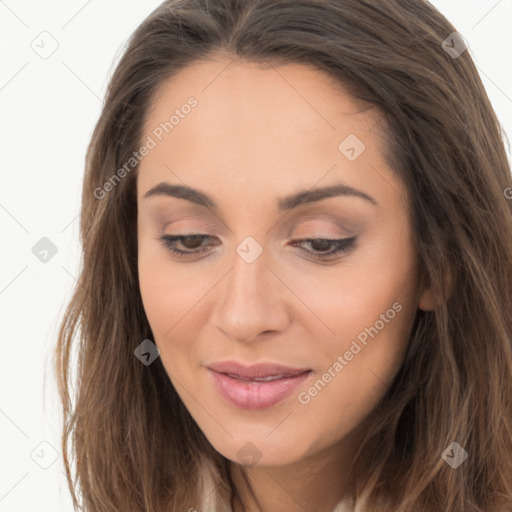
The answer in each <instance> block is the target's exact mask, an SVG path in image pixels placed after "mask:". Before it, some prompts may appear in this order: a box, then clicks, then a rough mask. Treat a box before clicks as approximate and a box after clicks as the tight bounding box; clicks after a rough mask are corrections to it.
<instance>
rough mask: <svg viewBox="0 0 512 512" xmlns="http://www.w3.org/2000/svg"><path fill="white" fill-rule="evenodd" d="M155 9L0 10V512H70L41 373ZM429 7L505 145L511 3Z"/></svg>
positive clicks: (53, 415)
mask: <svg viewBox="0 0 512 512" xmlns="http://www.w3.org/2000/svg"><path fill="white" fill-rule="evenodd" d="M159 3H160V0H149V1H148V0H146V1H144V2H142V1H139V2H135V1H134V0H129V1H127V0H102V1H99V0H89V1H86V0H67V1H63V0H62V1H55V0H52V1H45V2H41V1H40V0H37V1H36V0H32V1H22V0H0V48H1V55H0V108H1V110H0V119H1V127H0V129H1V134H0V140H1V141H2V143H3V144H2V147H3V149H2V152H1V165H0V168H1V173H2V174H1V176H2V181H3V185H2V187H1V188H0V222H1V224H0V229H1V233H0V236H1V242H2V252H1V254H2V258H3V263H2V265H1V266H0V311H1V315H2V316H1V320H0V326H1V355H0V364H1V367H0V384H1V387H0V434H1V435H0V512H19V511H23V512H28V511H34V510H37V511H39V512H46V511H51V512H58V511H71V510H72V507H71V500H70V498H69V496H68V492H67V487H66V483H65V478H64V474H63V466H62V463H61V461H60V413H59V408H58V405H57V394H56V386H55V382H54V379H53V375H52V371H51V365H50V362H51V353H52V349H53V347H54V344H55V340H56V336H57V326H58V323H59V320H60V319H61V317H62V314H63V311H64V307H65V305H66V303H67V301H68V300H69V298H70V294H71V291H72V288H73V286H74V284H75V276H76V275H77V266H78V261H79V259H78V258H79V245H78V212H79V210H80V191H81V181H82V173H83V163H84V156H85V150H86V146H87V144H88V142H89V138H90V136H91V134H92V130H93V127H94V124H95V122H96V120H97V118H98V116H99V113H100V108H101V104H102V98H103V95H104V92H105V89H106V85H107V81H108V78H109V77H110V74H111V72H112V70H113V67H114V64H115V63H116V62H117V60H118V59H119V57H120V51H121V50H122V47H123V45H124V43H125V41H126V39H127V38H128V36H129V35H130V34H131V33H132V31H133V30H134V29H135V28H136V27H137V26H138V25H139V24H140V22H141V21H142V20H143V19H144V18H145V17H146V16H147V15H148V14H149V13H150V12H151V11H152V10H153V9H154V8H155V7H157V5H158V4H159ZM431 3H432V4H434V5H435V6H436V7H437V8H438V9H439V10H440V11H441V12H442V13H443V14H444V15H445V16H446V17H447V18H448V19H449V20H450V21H451V22H452V23H453V24H454V25H455V27H456V28H457V30H458V32H459V33H461V34H462V35H463V36H464V38H465V39H466V40H467V41H468V43H469V51H470V53H471V54H472V57H473V59H474V60H475V63H476V65H477V66H478V69H479V72H480V75H481V77H482V80H483V83H484V85H485V87H486V90H487V93H488V95H489V98H490V99H491V102H492V104H493V106H494V108H495V110H496V112H497V114H498V117H499V118H500V121H501V123H502V125H503V127H504V129H505V131H506V133H507V135H508V138H511V136H512V57H511V55H512V35H511V34H512V31H511V29H510V22H511V21H512V1H511V0H500V1H496V0H449V1H448V0H443V1H441V0H433V1H432V2H431ZM43 31H46V32H48V33H49V34H51V36H52V37H53V38H54V39H55V40H56V41H57V43H58V49H57V50H56V51H55V53H54V54H53V55H51V56H50V57H49V58H47V59H42V58H41V57H40V56H39V55H38V54H36V53H35V51H34V50H33V49H32V47H31V44H34V43H32V41H34V40H35V39H36V38H37V37H38V36H39V34H40V33H41V32H43ZM447 36H448V34H447ZM45 37H48V36H45ZM36 41H37V40H36ZM48 44H51V43H50V41H48ZM55 44H56V43H55ZM47 47H48V46H47ZM468 128H469V129H470V127H468ZM506 147H507V150H508V151H509V155H510V150H509V149H508V146H507V145H506ZM42 237H48V238H49V239H50V240H51V241H52V242H53V243H54V244H55V245H56V247H57V250H58V252H57V253H56V255H55V256H54V257H53V258H51V259H50V260H49V261H48V262H47V263H43V262H41V261H40V260H39V259H37V258H36V257H35V256H34V254H33V253H32V247H33V246H34V245H35V244H36V243H37V242H38V241H39V240H40V239H41V238H42ZM41 442H44V444H43V445H40V443H41ZM47 443H49V444H47ZM52 447H53V448H52ZM54 450H55V451H54ZM54 455H55V456H56V457H57V459H56V461H55V462H53V463H52V461H53V456H54ZM50 464H51V465H50ZM40 465H43V466H45V465H49V467H48V468H47V469H43V468H41V467H40Z"/></svg>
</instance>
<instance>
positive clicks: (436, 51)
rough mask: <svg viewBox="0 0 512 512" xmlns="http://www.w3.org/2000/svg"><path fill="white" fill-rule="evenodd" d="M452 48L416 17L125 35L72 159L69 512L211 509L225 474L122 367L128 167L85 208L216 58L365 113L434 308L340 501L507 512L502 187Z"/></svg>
mask: <svg viewBox="0 0 512 512" xmlns="http://www.w3.org/2000/svg"><path fill="white" fill-rule="evenodd" d="M453 32H455V28H454V27H453V26H452V25H451V24H450V23H449V22H448V21H447V20H446V19H445V18H444V17H443V16H442V15H441V14H440V13H439V12H438V11H437V10H436V9H435V8H434V7H433V6H432V5H431V4H430V3H428V2H426V1H423V0H168V1H165V2H163V3H162V4H161V5H160V7H158V8H157V9H156V10H155V11H154V12H153V13H152V14H151V15H150V16H149V17H148V18H147V19H146V20H144V22H143V23H142V24H141V25H140V27H139V28H138V29H137V30H136V31H135V33H134V34H133V35H132V37H131V39H130V41H129V44H128V45H127V47H126V49H125V51H124V54H123V57H122V58H121V60H120V62H119V64H118V65H117V67H116V69H115V72H114V73H113V76H112V78H111V80H110V83H109V87H108V90H107V94H106V101H105V104H104V107H103V111H102V113H101V116H100V118H99V120H98V123H97V125H96V127H95V130H94V133H93V135H92V139H91V142H90V145H89V147H88V151H87V156H86V166H85V176H84V182H83V194H82V211H81V217H80V239H81V243H82V245H83V255H82V261H81V262H80V263H81V270H80V275H79V278H78V284H77V286H76V288H75V290H74V293H73V297H72V299H71V301H70V303H69V306H68V308H67V310H66V313H65V316H64V318H63V320H62V324H61V326H60V332H59V337H58V343H57V347H56V352H55V371H56V375H57V378H58V382H59V391H60V397H61V401H62V407H63V419H64V427H63V436H62V450H63V457H64V462H65V465H66V472H67V476H68V484H69V488H70V491H71V493H72V496H73V501H74V504H75V507H77V508H80V510H84V511H90V512H93V511H94V512H114V511H116V512H117V511H122V512H131V511H134V512H135V511H137V512H140V511H142V510H144V511H147V512H163V511H167V510H173V511H174V510H176V511H178V510H180V511H185V510H189V509H191V508H193V507H195V508H196V509H197V510H212V511H213V510H215V509H216V508H217V510H221V509H222V507H225V508H224V509H226V508H227V506H226V505H225V504H226V503H228V500H229V497H230V495H231V492H232V483H231V481H230V478H229V472H228V464H229V461H228V460H227V459H225V458H224V457H223V456H221V455H220V454H219V453H217V452H216V451H215V450H214V449H213V447H212V446H211V445H210V443H209V442H208V441H207V439H206V438H205V436H204V435H203V433H202V432H201V430H200V429H199V428H198V426H197V425H196V423H195V422H194V420H193V419H192V417H191V416H190V414H189V413H188V411H187V410H186V408H185V407H184V405H183V403H182V402H181V400H180V398H179V396H178V395H177V393H176V391H175V390H174V388H173V386H172V384H171V382H170V380H169V378H168V376H167V374H166V373H165V369H164V367H163V365H162V364H161V362H160V358H158V359H157V360H156V361H155V362H154V363H153V364H151V365H150V366H145V365H143V364H141V362H140V361H139V360H138V359H137V358H136V357H134V349H135V348H136V347H137V346H138V345H139V344H140V343H141V342H142V341H143V340H144V339H146V338H149V339H153V338H152V333H151V329H150V326H149V324H148V321H147V318H146V315H145V312H144V309H143V304H142V300H141V296H140V292H139V288H138V275H137V227H136V218H137V203H136V196H135V186H136V174H137V167H136V166H134V168H133V170H132V171H131V172H126V173H125V174H126V175H125V176H124V177H123V178H122V179H119V180H117V181H116V182H115V184H114V185H115V186H114V185H113V186H112V187H109V191H108V193H101V194H100V193H99V192H98V190H103V191H105V188H104V185H105V183H106V182H107V181H109V180H112V179H113V176H114V174H115V173H116V171H117V170H118V169H120V168H121V167H122V166H123V164H125V163H126V162H127V161H129V159H130V157H131V156H132V154H133V152H134V151H135V150H136V149H137V148H139V147H140V146H141V143H142V142H141V137H142V126H143V123H144V120H145V115H146V113H147V111H148V108H149V107H150V105H151V101H152V99H153V98H154V95H155V91H156V88H157V87H158V86H159V85H160V84H162V83H163V81H164V80H168V79H172V77H173V75H175V74H176V73H178V72H179V71H180V70H182V69H183V68H184V67H185V66H187V65H189V64H191V63H194V62H196V61H200V60H202V59H208V58H209V57H211V56H213V55H216V54H220V53H222V54H224V55H228V56H229V57H230V58H232V59H241V60H244V61H247V62H257V63H261V64H266V65H279V64H286V63H302V64H304V65H308V66H312V67H314V68H315V69H318V70H319V71H322V72H325V73H328V74H329V75H330V76H332V77H333V78H334V79H335V80H337V81H338V82H339V83H340V84H342V85H343V86H344V87H345V88H347V90H349V91H350V92H351V94H353V96H354V97H357V98H360V99H361V100H364V101H367V102H369V104H371V105H373V106H374V107H375V108H377V109H378V110H379V111H380V112H381V113H382V114H383V116H384V117H383V118H384V119H385V123H386V127H385V128H384V127H383V128H382V130H383V134H384V136H385V137H386V151H387V154H386V158H387V160H388V162H389V164H390V165H391V167H392V168H393V169H394V170H395V171H396V173H397V174H398V175H399V177H400V178H401V179H402V180H403V182H404V183H405V185H406V187H407V191H408V196H409V202H410V206H411V215H412V227H413V232H414V237H415V244H416V246H417V252H418V255H419V260H420V261H419V265H420V270H421V276H422V279H423V282H424V283H427V284H428V286H430V287H431V288H432V289H433V291H434V292H435V293H436V295H437V296H438V297H440V299H442V300H440V305H439V307H438V309H436V310H435V311H422V310H418V311H417V317H416V319H415V322H414V326H413V330H412V332H411V338H410V342H409V345H408V349H407V353H406V356H405V360H404V362H403V365H402V367H401V369H400V371H399V373H398V374H397V376H396V378H395V380H394V381H393V383H392V385H391V387H390V389H389V391H388V393H387V394H386V396H385V397H384V399H383V400H382V402H381V403H380V404H379V405H378V407H377V408H376V409H375V410H374V411H373V412H372V414H371V415H370V417H369V418H368V421H367V424H365V425H364V428H365V436H364V439H363V442H362V443H361V445H360V446H359V450H358V452H357V454H356V457H355V460H354V461H353V469H352V472H353V475H354V477H355V481H356V482H357V484H356V485H355V487H354V489H353V495H354V496H353V498H354V499H356V500H357V501H356V503H357V504H358V506H364V511H365V512H377V511H379V512H383V511H393V512H397V511H399V512H412V511H414V512H417V511H424V510H428V511H430V510H443V511H447V512H473V511H482V512H484V511H485V512H498V511H500V512H501V511H503V510H512V341H511V340H512V315H511V311H512V200H507V197H509V198H510V195H511V194H512V179H511V173H510V167H509V164H508V161H507V157H506V153H505V149H504V143H503V139H502V135H503V133H502V131H501V127H500V123H499V121H498V119H497V117H496V115H495V113H494V111H493V109H492V107H491V104H490V102H489V99H488V97H487V94H486V92H485V90H484V87H483V85H482V81H481V80H480V78H479V75H478V73H477V70H476V67H475V65H474V63H473V61H472V59H471V56H470V54H469V53H468V51H462V53H460V55H454V54H453V53H450V52H449V51H448V49H447V47H446V44H445V43H443V41H445V40H447V38H449V36H451V37H454V36H453ZM455 37H456V36H455ZM448 41H449V42H450V44H449V47H450V48H453V47H454V45H455V43H454V42H453V41H454V40H453V39H448ZM456 41H458V44H460V40H456ZM459 49H461V48H460V46H459ZM462 50H463V48H462ZM117 177H118V176H117ZM117 177H116V179H117ZM507 191H508V194H507ZM447 276H451V283H452V285H453V286H452V289H451V293H450V294H449V295H448V294H447V293H446V279H447ZM75 357H76V361H74V359H73V358H75ZM75 363H76V364H75ZM74 367H76V371H77V373H76V376H74V375H73V371H72V370H73V368H74ZM452 442H457V443H458V444H459V445H461V446H462V447H463V448H464V450H465V451H466V452H467V453H468V460H466V461H465V462H464V463H463V464H461V465H460V466H459V467H458V468H457V469H453V468H452V467H450V465H449V464H447V463H446V462H445V460H443V458H442V457H441V455H442V453H443V450H445V449H446V448H447V447H449V446H450V445H451V443H452ZM375 446H377V447H378V449H377V450H375V448H374V447H375ZM369 447H372V449H371V452H370V448H369ZM369 461H370V463H369ZM201 500H204V501H201ZM222 504H224V505H222Z"/></svg>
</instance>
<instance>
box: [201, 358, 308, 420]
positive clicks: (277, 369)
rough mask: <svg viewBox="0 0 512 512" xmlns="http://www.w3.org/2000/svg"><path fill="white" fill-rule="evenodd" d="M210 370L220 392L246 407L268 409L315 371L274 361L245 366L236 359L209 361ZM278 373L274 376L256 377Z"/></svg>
mask: <svg viewBox="0 0 512 512" xmlns="http://www.w3.org/2000/svg"><path fill="white" fill-rule="evenodd" d="M207 368H208V373H209V375H211V378H212V380H213V384H214V386H215V388H216V390H217V391H218V392H219V394H220V395H221V396H222V397H223V398H224V399H225V400H226V401H227V402H228V403H229V404H231V405H233V406H235V407H239V408H242V409H252V410H255V409H266V408H269V407H272V406H273V405H276V404H277V403H279V402H281V401H282V400H284V399H285V398H286V397H288V396H289V395H290V394H291V393H292V391H293V390H294V389H295V388H296V387H297V386H299V385H300V384H302V383H303V382H304V381H305V380H306V379H307V378H308V377H309V376H310V374H311V372H312V370H311V369H309V368H291V367H288V366H282V365H279V364H273V363H261V364H256V365H252V366H243V365H241V364H239V363H236V362H234V361H225V362H221V363H214V364H211V365H209V366H208V367H207ZM273 376H274V377H276V378H275V379H273V380H266V381H261V380H255V379H258V378H260V379H261V378H270V377H273Z"/></svg>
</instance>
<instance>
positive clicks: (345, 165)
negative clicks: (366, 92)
mask: <svg viewBox="0 0 512 512" xmlns="http://www.w3.org/2000/svg"><path fill="white" fill-rule="evenodd" d="M191 98H193V100H194V101H195V106H194V107H192V108H188V107H186V105H187V104H190V99H191ZM187 102H188V103H187ZM173 114H174V119H173V120H172V123H169V120H170V118H171V116H173ZM166 123H167V124H166ZM382 129H383V126H382V122H381V118H380V115H379V113H378V111H377V109H374V108H369V104H367V103H363V102H361V101H359V100H358V99H356V98H354V97H353V96H351V95H349V94H348V92H347V91H346V90H345V89H344V88H343V86H342V85H340V84H339V83H338V82H336V81H335V80H334V79H333V78H332V77H330V76H329V75H327V74H325V73H322V72H320V71H318V70H316V69H314V68H311V67H309V66H306V65H302V64H286V65H280V66H274V65H262V64H257V63H250V62H245V61H233V60H230V59H227V58H217V59H213V60H208V61H200V62H196V63H194V64H192V65H190V66H189V67H187V68H185V69H183V70H181V71H180V72H179V73H178V74H176V75H175V76H174V77H173V78H172V79H170V80H168V81H166V82H163V83H162V84H160V86H159V88H158V89H157V92H156V94H155V96H154V98H153V102H152V105H151V108H150V109H149V110H148V113H147V115H146V119H145V124H144V134H143V140H146V139H147V137H151V138H152V139H153V140H154V142H155V146H154V148H153V149H151V151H150V152H149V154H148V155H147V156H145V157H144V159H143V160H142V161H141V163H140V166H139V170H138V174H139V176H138V189H139V194H138V195H139V197H140V196H141V195H142V194H143V192H144V191H145V190H147V189H148V188H150V187H151V186H153V185H154V184H156V182H158V181H163V180H166V181H172V182H175V183H176V182H178V183H179V181H180V180H181V181H183V183H182V184H188V185H191V186H194V185H202V186H203V188H204V187H205V186H208V185H211V186H217V187H220V188H221V189H222V187H227V188H228V189H229V190H230V191H233V190H235V189H236V190H239V191H240V193H242V191H243V190H244V189H245V190H251V191H253V192H256V193H258V192H261V193H265V192H266V193H267V194H268V193H269V186H270V187H271V188H272V190H275V194H273V195H275V196H278V195H285V193H289V192H290V188H304V187H308V186H309V187H313V186H314V185H315V183H317V182H319V180H321V181H322V185H329V184H331V183H338V182H339V181H340V180H342V181H346V182H350V185H353V186H359V187H360V188H363V189H364V188H366V190H368V192H369V193H371V191H370V189H371V188H372V187H371V186H370V188H369V183H370V182H371V181H372V180H373V181H374V182H375V183H374V186H373V189H374V190H376V189H378V187H379V183H378V182H382V179H383V177H382V176H383V173H389V172H390V170H389V169H388V168H387V165H386V162H385V161H384V159H383V155H382V140H381V136H382ZM155 134H156V135H155ZM354 145H355V149H356V151H357V152H358V153H359V152H360V156H358V157H357V158H356V159H349V158H347V154H346V150H347V149H349V150H350V149H351V148H350V146H354ZM352 153H353V152H352ZM349 156H350V153H349ZM372 168H373V170H372ZM379 176H380V178H379ZM384 179H387V181H389V180H392V179H393V177H392V176H387V177H385V178H384ZM375 180H377V181H375ZM397 186H398V185H397Z"/></svg>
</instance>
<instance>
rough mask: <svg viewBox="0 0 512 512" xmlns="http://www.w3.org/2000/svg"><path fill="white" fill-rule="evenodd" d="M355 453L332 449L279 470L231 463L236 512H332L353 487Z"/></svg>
mask: <svg viewBox="0 0 512 512" xmlns="http://www.w3.org/2000/svg"><path fill="white" fill-rule="evenodd" d="M344 441H345V443H346V440H344ZM352 446H355V447H357V444H356V443H354V444H352ZM353 452H354V450H353V449H352V450H350V452H349V450H347V449H345V450H343V451H342V449H341V447H340V446H337V447H333V446H330V447H329V448H328V449H326V450H324V451H323V452H321V453H318V454H315V455H314V456H310V457H307V458H304V459H302V460H300V461H297V462H294V463H293V464H289V465H286V466H278V467H275V466H272V467H269V466H266V467H260V466H253V467H247V466H241V465H240V464H236V463H233V462H231V464H230V473H231V478H232V481H233V485H234V487H235V492H234V497H233V500H232V507H233V512H281V511H282V510H286V511H289V512H304V510H332V509H334V507H335V506H336V505H337V504H338V503H339V502H340V501H342V500H343V499H344V498H345V497H346V495H347V494H348V492H349V489H350V488H351V486H352V484H351V482H350V460H351V456H352V455H353Z"/></svg>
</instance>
